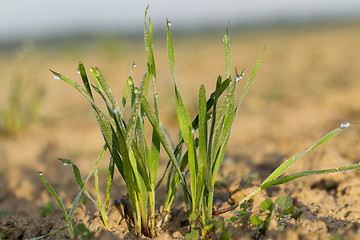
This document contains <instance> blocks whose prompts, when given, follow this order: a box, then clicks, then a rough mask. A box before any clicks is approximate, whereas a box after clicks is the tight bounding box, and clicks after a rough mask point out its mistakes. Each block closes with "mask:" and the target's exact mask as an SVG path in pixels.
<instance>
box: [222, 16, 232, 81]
mask: <svg viewBox="0 0 360 240" xmlns="http://www.w3.org/2000/svg"><path fill="white" fill-rule="evenodd" d="M229 24H230V22H228V24H227V27H226V33H225V35H224V39H223V41H224V44H225V70H226V71H225V73H226V78H231V51H230V37H229Z"/></svg>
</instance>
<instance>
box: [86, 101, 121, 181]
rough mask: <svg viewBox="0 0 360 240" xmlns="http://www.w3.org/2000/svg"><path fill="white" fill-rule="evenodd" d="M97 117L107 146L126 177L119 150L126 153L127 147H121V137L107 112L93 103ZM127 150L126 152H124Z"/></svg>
mask: <svg viewBox="0 0 360 240" xmlns="http://www.w3.org/2000/svg"><path fill="white" fill-rule="evenodd" d="M92 107H93V110H94V113H95V116H96V119H97V121H98V124H99V126H100V130H101V133H102V135H103V138H104V140H105V142H106V144H107V147H108V149H109V151H110V154H111V156H112V157H113V159H114V162H115V164H116V166H117V168H118V170H119V172H120V173H121V175H122V176H123V177H124V169H123V168H124V167H123V164H122V159H121V157H120V155H119V152H122V153H123V155H126V152H127V151H126V147H125V148H124V147H121V144H120V142H119V139H120V140H121V138H119V137H118V136H117V134H116V132H115V130H114V128H113V127H112V125H111V123H110V122H109V120H108V119H107V117H106V116H105V114H104V113H103V112H102V111H100V109H99V108H97V107H96V106H95V105H92ZM124 151H125V152H124Z"/></svg>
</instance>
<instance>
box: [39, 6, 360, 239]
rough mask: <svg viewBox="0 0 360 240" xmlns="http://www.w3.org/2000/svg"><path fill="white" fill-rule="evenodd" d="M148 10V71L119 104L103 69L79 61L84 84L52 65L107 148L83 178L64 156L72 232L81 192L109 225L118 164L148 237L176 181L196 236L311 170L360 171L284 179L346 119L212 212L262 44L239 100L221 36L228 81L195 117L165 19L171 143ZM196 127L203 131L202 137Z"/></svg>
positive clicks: (130, 82)
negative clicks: (160, 195) (163, 156)
mask: <svg viewBox="0 0 360 240" xmlns="http://www.w3.org/2000/svg"><path fill="white" fill-rule="evenodd" d="M147 10H148V9H146V11H145V27H144V35H145V50H146V54H147V65H146V68H145V72H144V75H143V78H142V80H141V82H140V86H139V87H135V81H134V79H133V75H132V71H133V68H134V66H135V65H134V64H133V65H132V68H131V74H130V77H129V78H128V79H127V81H126V83H125V87H124V91H123V95H122V96H121V102H120V103H119V102H118V101H117V100H116V98H115V96H114V94H113V93H112V90H111V88H110V86H109V85H108V83H107V81H106V80H105V78H104V77H103V75H102V73H101V71H100V70H99V69H98V68H96V67H91V68H90V72H91V74H92V77H93V80H94V84H90V83H89V80H88V77H87V73H86V71H85V67H84V65H83V64H82V63H81V62H79V65H78V72H79V74H80V76H81V79H82V82H83V85H84V86H83V87H82V86H81V85H79V84H78V83H77V82H75V81H73V80H72V79H70V78H68V77H66V76H64V75H62V74H59V73H57V72H55V71H52V70H51V72H52V73H53V74H54V77H55V78H57V79H61V80H63V81H65V82H67V83H69V84H70V85H72V86H73V87H74V88H75V89H76V90H77V91H79V92H80V93H81V94H82V95H83V96H84V97H85V98H86V99H87V100H88V101H89V102H90V105H91V107H92V109H93V111H94V114H95V116H96V119H97V121H98V124H99V127H100V130H101V133H102V136H103V139H104V142H105V145H104V147H103V148H102V150H101V152H100V154H99V158H98V160H97V161H96V163H95V165H94V167H93V169H92V170H91V172H90V174H89V175H88V177H87V178H86V180H85V182H84V181H83V180H82V177H81V174H80V170H79V169H78V167H77V166H76V165H75V164H74V163H73V162H71V161H70V160H66V159H61V160H62V161H63V162H64V163H66V164H71V165H72V167H73V172H74V175H75V179H76V182H77V184H78V185H79V187H80V189H81V191H80V193H79V195H78V196H77V199H76V201H75V203H76V204H75V203H74V205H73V209H72V210H71V212H70V214H69V215H68V214H67V212H66V211H65V209H64V208H63V207H62V208H63V211H64V215H65V217H66V219H67V220H68V222H69V228H70V232H71V233H72V235H73V230H72V227H71V218H72V214H73V211H74V206H75V207H76V205H77V202H78V201H79V199H80V196H81V194H82V193H84V194H85V195H86V196H87V197H88V198H90V199H91V201H92V202H94V204H95V205H96V206H97V207H98V208H99V209H100V211H101V214H102V217H103V220H104V224H105V227H107V225H106V212H107V208H108V204H109V199H110V190H111V186H112V181H113V174H114V168H115V166H116V168H117V169H118V171H119V172H120V174H121V177H122V178H123V179H124V182H125V184H126V187H127V192H128V195H129V199H130V202H131V210H132V214H133V219H134V225H135V231H136V233H137V234H138V235H139V236H140V235H141V234H144V235H145V236H148V237H155V236H156V226H159V225H160V224H161V222H162V221H163V219H165V216H166V214H167V213H168V212H169V211H170V208H171V204H172V202H173V200H174V197H175V194H176V192H177V189H178V185H179V184H180V186H181V188H182V190H183V193H184V199H185V202H186V204H187V205H188V207H189V219H190V222H191V228H192V231H193V233H194V234H195V233H196V234H195V235H197V236H199V234H198V233H200V231H199V228H198V227H199V226H201V228H202V229H201V236H203V237H205V236H206V231H207V229H210V228H211V227H210V225H211V224H213V222H212V221H211V220H212V217H213V216H214V215H218V214H221V213H223V212H226V211H230V210H233V209H235V208H236V207H237V206H239V205H240V204H242V203H244V202H246V201H247V200H248V199H250V198H251V197H253V196H254V195H255V194H257V193H258V192H259V191H261V190H262V189H265V188H267V187H270V186H274V185H278V184H282V183H285V182H288V181H291V180H295V179H297V178H299V177H303V176H309V175H312V174H322V173H330V172H337V171H344V170H350V169H356V168H360V164H354V165H350V166H345V167H341V168H336V169H328V170H319V171H308V172H303V173H297V174H292V175H289V176H286V177H280V176H281V175H282V174H283V173H284V172H285V171H286V170H287V169H288V168H289V167H291V166H292V164H294V163H295V162H296V161H297V160H298V159H299V158H300V157H301V156H303V155H304V154H305V153H307V152H309V151H311V150H313V149H315V148H317V147H318V146H320V145H322V144H323V143H325V142H327V141H328V140H330V139H331V138H333V137H334V136H335V135H337V134H338V133H340V132H341V131H342V130H344V129H345V128H347V127H348V126H350V124H349V123H343V124H342V125H341V126H340V127H339V128H337V129H335V130H334V131H332V132H330V133H329V134H327V135H325V136H324V137H323V138H321V139H320V140H319V141H318V142H316V143H315V144H314V145H312V146H311V147H310V148H309V149H307V150H306V151H304V152H303V153H300V154H298V155H296V156H294V157H292V158H290V159H289V160H287V161H286V162H285V163H283V164H282V165H281V166H280V167H279V168H277V169H276V170H275V171H274V172H273V173H272V174H271V175H270V176H269V177H268V178H267V179H266V180H265V181H264V182H263V183H262V184H261V185H260V186H259V188H258V189H257V190H255V191H254V192H252V193H251V194H249V195H248V196H247V197H245V198H244V199H242V200H241V201H239V203H237V204H235V205H234V206H232V207H230V208H227V209H224V210H219V211H213V197H214V185H215V180H216V175H217V173H218V172H219V169H220V166H221V163H222V160H223V157H224V154H225V150H226V147H227V144H228V141H229V136H230V133H231V129H232V126H233V123H234V120H235V115H236V113H237V111H238V109H239V107H240V105H241V103H242V101H243V99H244V96H245V94H246V93H247V91H248V89H249V87H250V85H251V83H252V82H253V80H254V78H255V75H256V73H257V71H258V69H259V66H260V64H261V61H262V58H263V54H264V49H263V50H262V52H261V54H260V56H259V58H258V60H257V61H256V63H255V66H254V68H253V69H252V71H251V74H250V75H249V77H248V80H247V81H246V83H245V86H244V88H243V90H242V91H241V94H240V96H239V98H238V99H237V97H236V94H237V92H238V87H239V82H240V80H241V79H242V78H243V76H244V70H242V71H241V72H240V73H238V72H237V70H236V69H235V77H232V76H231V72H232V66H231V54H230V38H229V34H228V27H227V28H226V33H225V36H224V44H225V73H226V78H225V79H224V80H223V78H222V77H221V76H219V77H218V78H217V81H216V86H215V91H214V92H212V94H210V97H209V98H208V99H207V96H206V95H207V94H206V91H205V87H204V86H203V85H202V86H201V87H200V90H199V101H198V106H199V109H198V114H197V115H196V116H195V117H194V119H193V120H191V117H190V115H189V112H188V110H187V108H186V106H185V104H184V101H183V98H182V96H181V93H180V90H179V87H178V85H177V80H176V74H175V56H174V49H173V43H172V36H171V32H170V25H171V23H170V22H169V21H168V20H167V22H166V23H167V50H168V58H169V64H170V71H171V75H172V78H173V82H174V90H175V91H174V93H175V101H176V111H177V118H178V124H179V129H180V136H179V139H178V142H177V144H176V145H175V144H174V143H173V142H172V141H171V138H169V137H167V136H168V133H167V131H166V128H165V127H164V126H163V125H162V123H161V121H160V117H159V111H158V102H157V92H156V87H155V85H156V67H155V60H154V53H153V28H152V23H151V20H150V18H149V19H148V23H147ZM149 88H150V89H149ZM93 91H95V92H96V93H97V94H99V95H100V97H101V99H102V100H103V102H104V103H105V106H106V110H107V114H106V113H105V112H103V111H102V110H101V109H100V108H99V107H98V105H97V103H96V102H95V99H94V96H93ZM148 95H150V96H148ZM151 100H152V101H151ZM151 103H152V104H151ZM151 105H152V106H153V107H152V106H151ZM126 109H129V112H130V114H129V117H128V118H126V117H125V114H124V113H125V110H126ZM146 119H147V120H148V121H149V122H150V124H151V127H152V129H151V130H152V135H151V139H150V141H149V140H148V138H146V136H145V126H146V125H145V121H146ZM196 131H198V132H197V135H196ZM148 141H149V142H148ZM161 146H162V148H163V149H164V150H165V152H166V153H167V155H168V157H169V162H168V165H167V167H166V170H165V171H164V173H163V174H162V175H161V176H159V177H160V179H159V181H158V182H156V181H157V178H158V166H159V158H160V147H161ZM185 147H186V149H185ZM105 150H108V151H109V152H110V154H111V159H110V163H109V173H108V181H107V188H106V205H105V208H104V207H103V205H102V203H101V198H100V193H99V188H98V176H97V175H98V174H97V168H96V166H97V164H98V162H99V161H100V159H101V158H102V156H103V153H104V152H105ZM183 150H184V151H183ZM187 172H188V173H189V175H190V184H189V186H188V184H187V183H186V175H187ZM93 173H94V175H95V185H96V192H97V194H96V195H97V201H96V200H94V199H93V198H92V197H91V196H90V194H89V193H88V191H87V190H86V186H85V185H86V182H87V181H88V179H89V177H90V176H91V175H92V174H93ZM166 173H167V174H168V175H167V183H166V190H167V191H166V200H165V206H164V211H163V212H162V214H163V216H162V219H161V220H160V221H159V222H158V224H156V222H155V212H156V209H155V191H156V189H157V188H158V187H159V186H160V184H161V183H162V182H163V180H164V179H165V175H166ZM39 176H40V177H41V178H42V180H43V181H44V183H45V185H46V186H47V188H48V189H49V191H50V192H51V193H52V194H53V196H54V197H55V199H56V200H57V201H58V202H59V204H60V206H63V205H62V204H61V201H60V199H59V198H58V197H57V195H56V193H55V191H53V189H52V188H51V187H50V185H49V184H48V183H47V182H46V180H45V179H44V178H43V177H42V176H41V175H40V174H39ZM194 234H193V235H194Z"/></svg>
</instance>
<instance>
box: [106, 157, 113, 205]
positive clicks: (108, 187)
mask: <svg viewBox="0 0 360 240" xmlns="http://www.w3.org/2000/svg"><path fill="white" fill-rule="evenodd" d="M113 180H114V160H113V159H112V158H110V162H109V169H108V175H107V181H106V203H105V212H107V211H108V208H109V204H110V193H111V187H112V184H113Z"/></svg>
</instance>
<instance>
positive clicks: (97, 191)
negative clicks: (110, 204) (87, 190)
mask: <svg viewBox="0 0 360 240" xmlns="http://www.w3.org/2000/svg"><path fill="white" fill-rule="evenodd" d="M94 177H95V191H96V198H97V206H98V207H99V210H100V213H101V216H102V219H103V222H104V225H105V228H106V229H108V225H107V217H106V213H105V211H104V208H103V206H102V203H101V196H100V190H99V175H98V170H97V168H95V171H94Z"/></svg>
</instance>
